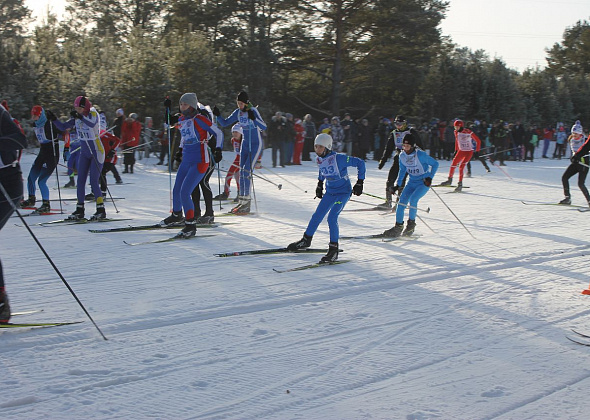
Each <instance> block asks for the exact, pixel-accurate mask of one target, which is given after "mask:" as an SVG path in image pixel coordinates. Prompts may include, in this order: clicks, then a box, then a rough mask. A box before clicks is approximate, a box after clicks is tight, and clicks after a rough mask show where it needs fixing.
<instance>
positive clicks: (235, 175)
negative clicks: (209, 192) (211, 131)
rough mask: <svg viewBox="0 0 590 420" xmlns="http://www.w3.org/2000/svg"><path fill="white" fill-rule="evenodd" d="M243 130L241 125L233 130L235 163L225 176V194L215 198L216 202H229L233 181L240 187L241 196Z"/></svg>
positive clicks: (232, 140) (232, 139) (237, 125)
mask: <svg viewBox="0 0 590 420" xmlns="http://www.w3.org/2000/svg"><path fill="white" fill-rule="evenodd" d="M242 135H243V130H242V127H240V125H239V124H236V125H234V126H233V127H232V129H231V145H232V149H233V150H234V151H235V152H236V157H235V159H234V162H233V163H232V164H231V166H230V167H229V169H228V170H227V175H226V176H225V185H224V187H223V192H222V193H221V194H219V195H217V196H215V197H214V200H227V199H228V198H229V193H230V185H231V180H232V179H235V180H236V184H237V186H238V196H239V195H240V146H241V145H242Z"/></svg>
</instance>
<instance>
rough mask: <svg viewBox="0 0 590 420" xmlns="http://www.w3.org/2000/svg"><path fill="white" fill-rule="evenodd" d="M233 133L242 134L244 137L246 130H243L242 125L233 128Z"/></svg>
mask: <svg viewBox="0 0 590 420" xmlns="http://www.w3.org/2000/svg"><path fill="white" fill-rule="evenodd" d="M231 131H232V132H234V131H236V132H238V133H240V134H241V135H242V136H243V135H244V130H243V129H242V126H241V125H240V124H236V125H234V126H233V127H232V128H231Z"/></svg>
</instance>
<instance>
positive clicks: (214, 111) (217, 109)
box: [213, 105, 221, 117]
mask: <svg viewBox="0 0 590 420" xmlns="http://www.w3.org/2000/svg"><path fill="white" fill-rule="evenodd" d="M213 115H215V116H216V117H221V111H219V108H217V105H215V106H214V107H213Z"/></svg>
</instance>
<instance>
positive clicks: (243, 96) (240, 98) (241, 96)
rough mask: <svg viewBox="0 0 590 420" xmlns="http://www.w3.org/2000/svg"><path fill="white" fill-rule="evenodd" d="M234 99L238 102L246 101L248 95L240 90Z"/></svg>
mask: <svg viewBox="0 0 590 420" xmlns="http://www.w3.org/2000/svg"><path fill="white" fill-rule="evenodd" d="M236 100H238V101H240V102H244V103H248V101H249V100H250V98H249V97H248V94H247V93H246V92H244V91H241V92H240V93H238V97H237V98H236Z"/></svg>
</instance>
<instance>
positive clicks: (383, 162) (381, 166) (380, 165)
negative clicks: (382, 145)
mask: <svg viewBox="0 0 590 420" xmlns="http://www.w3.org/2000/svg"><path fill="white" fill-rule="evenodd" d="M384 166H385V161H384V160H380V161H379V166H378V168H379V169H383V167H384Z"/></svg>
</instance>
